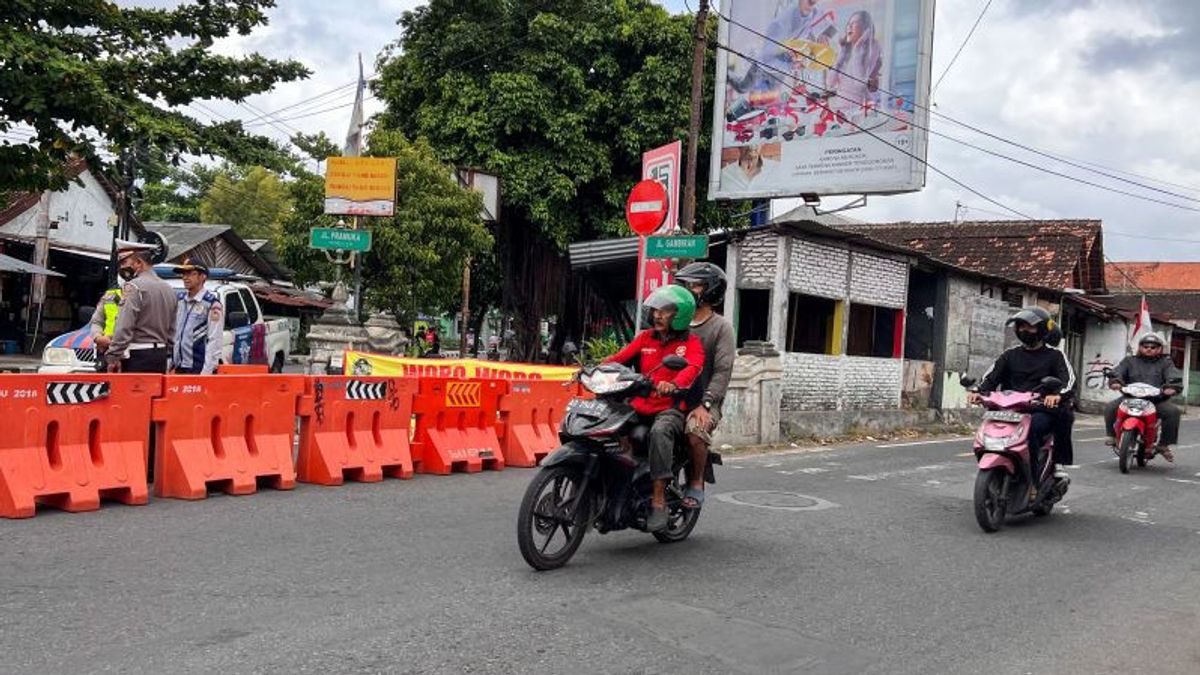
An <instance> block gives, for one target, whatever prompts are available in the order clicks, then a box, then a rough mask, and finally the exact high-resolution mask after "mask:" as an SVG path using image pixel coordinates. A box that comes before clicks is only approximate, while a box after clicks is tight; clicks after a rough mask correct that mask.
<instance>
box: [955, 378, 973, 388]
mask: <svg viewBox="0 0 1200 675" xmlns="http://www.w3.org/2000/svg"><path fill="white" fill-rule="evenodd" d="M958 383H959V384H961V385H962V386H963V388H964V389H970V388H971V387H974V386H975V378H973V377H970V376H968V375H963V376H962V378H960V379H959V381H958Z"/></svg>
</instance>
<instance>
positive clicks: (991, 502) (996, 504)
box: [975, 469, 1005, 532]
mask: <svg viewBox="0 0 1200 675" xmlns="http://www.w3.org/2000/svg"><path fill="white" fill-rule="evenodd" d="M1004 476H1005V472H1004V470H1003V469H985V470H983V471H980V472H979V475H977V476H976V477H975V521H976V522H978V523H979V527H981V528H983V531H984V532H996V531H997V530H999V529H1000V528H1001V527H1003V526H1004V515H1005V513H1004V511H1005V509H1004Z"/></svg>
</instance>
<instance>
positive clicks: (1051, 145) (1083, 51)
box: [139, 0, 1200, 260]
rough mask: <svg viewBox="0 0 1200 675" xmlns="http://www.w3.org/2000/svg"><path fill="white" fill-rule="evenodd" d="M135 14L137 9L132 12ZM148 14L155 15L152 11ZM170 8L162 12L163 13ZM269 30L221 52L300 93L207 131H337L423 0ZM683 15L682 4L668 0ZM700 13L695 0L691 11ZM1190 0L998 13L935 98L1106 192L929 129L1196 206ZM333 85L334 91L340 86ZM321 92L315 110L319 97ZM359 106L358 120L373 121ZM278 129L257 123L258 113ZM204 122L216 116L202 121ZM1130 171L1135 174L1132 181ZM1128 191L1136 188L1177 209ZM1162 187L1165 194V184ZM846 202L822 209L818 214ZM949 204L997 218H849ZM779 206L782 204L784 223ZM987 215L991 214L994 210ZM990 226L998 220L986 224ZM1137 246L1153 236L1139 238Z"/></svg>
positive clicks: (284, 0)
mask: <svg viewBox="0 0 1200 675" xmlns="http://www.w3.org/2000/svg"><path fill="white" fill-rule="evenodd" d="M986 2H987V0H938V2H937V18H936V31H935V36H934V55H933V73H934V77H935V79H936V78H937V76H938V75H940V74H941V73H942V71H943V69H944V68H945V67H946V64H947V63H948V62H949V61H950V59H951V57H952V56H953V55H954V53H955V51H957V50H958V48H959V46H960V45H961V44H962V41H963V39H964V37H965V36H966V35H967V33H968V31H969V30H970V28H971V25H972V24H973V23H974V22H975V20H976V18H977V17H978V16H979V13H980V11H981V9H982V8H983V6H984V5H985V4H986ZM139 4H142V3H139ZM156 4H157V3H156ZM162 4H170V3H162ZM278 4H279V6H278V7H276V8H275V9H274V10H273V11H272V12H271V24H270V25H269V26H267V27H266V28H264V29H261V30H259V31H256V32H255V34H254V35H252V36H249V37H246V38H237V39H234V40H229V41H227V42H226V43H224V44H223V45H222V50H223V51H226V52H228V53H238V52H246V51H257V52H260V53H262V54H265V55H268V56H272V57H280V58H283V57H290V58H296V59H299V60H300V61H302V62H304V63H305V64H307V65H308V66H309V68H310V69H312V70H313V71H314V74H313V76H312V77H311V78H310V79H308V80H306V81H303V82H299V83H292V84H287V85H282V86H280V87H279V88H278V89H277V90H275V91H273V92H271V93H269V94H266V95H262V96H256V97H254V98H252V99H250V101H249V102H248V103H249V106H239V105H236V104H231V103H224V102H210V103H208V104H207V110H205V109H198V111H197V112H196V114H197V116H198V117H200V118H202V119H204V118H206V117H212V116H214V114H215V116H216V117H217V118H218V119H220V118H230V117H236V118H240V119H243V120H246V121H247V122H248V123H250V124H253V125H254V126H253V128H254V129H255V130H257V131H259V132H261V133H264V134H267V135H271V136H275V137H279V138H284V137H286V135H287V134H290V133H293V132H294V131H295V130H301V131H305V132H313V131H318V130H321V131H325V132H326V133H328V134H329V135H330V136H331V137H333V138H335V139H341V138H343V137H344V135H345V133H346V126H347V124H348V121H349V112H350V110H349V104H350V102H351V100H352V99H353V86H352V84H351V83H352V82H353V81H354V79H355V77H356V75H357V66H356V64H355V58H356V54H357V53H358V52H359V51H361V52H362V54H363V61H364V64H365V66H366V69H367V73H368V74H370V73H371V71H372V65H373V63H374V60H375V56H376V54H377V53H378V51H379V50H380V49H381V48H382V47H383V46H384V45H385V44H387V43H388V42H390V41H391V40H393V39H395V37H396V36H397V29H396V26H395V20H396V18H397V17H398V16H399V15H400V13H401V12H402V11H404V10H405V9H410V8H412V7H414V6H416V5H419V4H422V3H421V2H419V1H418V0H354V2H353V3H352V5H353V7H354V10H353V11H352V12H348V11H347V8H348V7H349V6H350V5H351V3H334V2H327V1H326V0H279V3H278ZM663 4H664V5H665V6H666V7H668V8H669V9H670V10H672V11H676V12H684V11H687V10H686V8H685V1H684V0H663ZM692 6H693V7H694V6H695V0H692ZM1197 38H1200V2H1197V1H1196V0H1154V1H1153V2H1130V1H1129V0H993V2H992V3H991V6H990V8H989V9H988V11H987V13H986V14H985V15H984V18H983V20H982V22H981V23H980V25H979V28H978V30H977V31H976V33H975V35H974V36H973V37H972V38H971V40H970V42H969V43H968V44H967V46H966V48H965V50H964V51H963V52H962V55H961V56H960V57H959V58H958V60H957V62H956V63H955V64H954V66H953V68H952V69H951V70H950V71H949V73H948V74H947V75H946V77H945V80H944V81H943V82H942V84H941V86H940V88H939V89H938V90H937V91H936V93H935V96H934V99H933V100H934V103H935V105H936V110H938V111H939V112H941V113H944V114H946V115H949V116H951V117H954V118H955V119H957V120H961V121H964V122H968V123H970V124H972V125H974V126H977V127H979V128H982V129H985V130H987V131H990V132H992V133H994V134H996V135H997V136H1000V137H1002V138H1007V139H1011V140H1016V141H1019V142H1021V143H1023V144H1025V145H1028V146H1031V147H1035V148H1037V149H1040V150H1044V151H1047V152H1050V153H1052V154H1055V155H1060V156H1065V157H1069V158H1072V159H1073V160H1076V161H1078V162H1079V163H1085V162H1086V163H1095V164H1098V165H1102V166H1104V167H1108V168H1106V169H1102V170H1104V171H1106V172H1107V173H1112V174H1119V175H1120V176H1123V177H1125V180H1113V179H1111V178H1107V177H1105V176H1102V175H1098V174H1094V173H1088V172H1086V171H1083V170H1081V169H1079V168H1076V167H1071V166H1066V165H1062V164H1059V163H1056V162H1054V161H1051V160H1048V159H1045V158H1041V157H1037V156H1034V155H1030V154H1029V153H1027V152H1024V151H1022V150H1019V149H1016V148H1013V147H1011V146H1007V145H1005V144H1003V143H1000V142H998V141H995V140H992V139H988V138H985V137H982V136H979V135H978V134H975V133H974V132H971V131H967V130H964V129H962V128H960V127H957V126H955V125H953V124H951V123H949V122H945V121H939V120H937V119H935V120H934V121H933V123H932V128H933V129H934V130H935V131H938V132H942V133H946V134H950V135H953V136H955V137H958V138H961V139H963V140H969V141H971V142H972V143H975V144H977V145H982V146H985V147H988V148H991V149H994V150H996V151H1000V152H1003V153H1005V154H1008V155H1013V156H1017V157H1020V158H1021V159H1024V160H1026V161H1029V162H1031V163H1033V164H1036V165H1039V166H1044V167H1046V168H1052V169H1055V170H1059V171H1062V172H1064V173H1069V174H1071V175H1074V176H1078V177H1081V178H1085V179H1087V180H1091V181H1092V182H1097V183H1101V184H1103V185H1107V186H1113V187H1117V188H1120V189H1124V190H1126V191H1130V192H1135V193H1137V194H1141V195H1147V196H1151V197H1154V198H1157V199H1162V200H1165V201H1170V202H1174V203H1179V204H1184V205H1186V206H1188V207H1189V208H1196V209H1200V166H1197V164H1196V163H1195V162H1194V161H1192V160H1193V158H1196V157H1198V156H1200V133H1197V132H1196V131H1194V130H1192V129H1190V128H1189V127H1188V126H1187V125H1188V124H1189V122H1188V120H1191V119H1195V118H1196V117H1198V115H1197V114H1196V112H1197V111H1196V110H1195V109H1194V107H1193V106H1195V105H1197V104H1198V103H1200V75H1197V73H1200V69H1198V68H1197V66H1200V39H1197ZM339 87H340V88H339ZM321 94H325V95H324V96H322V97H321V98H316V99H314V98H313V97H315V96H318V95H321ZM373 103H375V102H373V101H368V103H367V112H368V113H370V112H372V111H373V110H376V109H377V106H375V105H372V104H373ZM253 108H257V109H258V110H260V111H271V112H276V111H278V112H277V113H276V115H275V118H281V119H282V120H283V121H278V122H275V123H274V124H266V123H264V122H263V121H262V120H255V118H257V117H259V113H258V112H256V111H254V109H253ZM210 111H211V112H210ZM929 162H930V163H931V164H932V165H933V166H936V167H938V168H939V169H941V170H942V171H944V172H946V173H947V174H949V175H951V176H953V177H954V178H956V179H958V180H959V181H961V182H963V183H965V184H966V185H968V186H970V187H972V188H974V189H976V190H977V191H979V192H980V193H983V194H984V195H986V196H988V197H990V198H992V199H994V200H996V201H998V202H1000V203H1002V204H1005V205H1007V206H1009V207H1012V208H1014V209H1016V210H1018V211H1021V212H1023V213H1026V214H1029V215H1032V216H1035V217H1041V218H1100V219H1102V220H1103V221H1104V225H1105V234H1106V236H1105V248H1106V251H1107V253H1108V255H1109V256H1110V257H1112V258H1114V259H1117V260H1200V211H1188V210H1183V209H1178V208H1172V207H1169V206H1164V205H1160V204H1155V203H1150V202H1146V201H1142V200H1139V199H1136V198H1133V197H1128V196H1124V195H1119V194H1115V193H1113V192H1111V191H1109V190H1106V189H1097V188H1093V187H1089V186H1086V185H1082V184H1079V183H1076V182H1071V181H1069V180H1064V179H1060V178H1056V177H1053V176H1050V175H1048V174H1045V173H1041V172H1038V171H1036V170H1034V169H1031V168H1027V167H1022V166H1018V165H1015V164H1012V163H1010V162H1007V161H1004V160H1001V159H997V158H995V157H992V156H989V155H987V154H984V153H981V152H979V151H976V150H972V149H968V148H965V147H963V146H960V145H957V144H955V143H953V142H951V141H948V140H945V139H941V138H936V137H935V138H932V139H931V140H930V146H929ZM1130 174H1137V175H1139V176H1142V177H1140V178H1139V177H1137V176H1134V175H1130ZM1129 181H1136V182H1140V183H1144V184H1146V185H1147V186H1151V187H1154V188H1158V189H1159V190H1163V191H1166V192H1171V193H1177V195H1178V196H1171V195H1168V194H1164V193H1163V192H1156V191H1153V190H1149V189H1147V188H1145V187H1139V186H1137V185H1133V184H1132V183H1130V182H1129ZM1158 181H1167V183H1162V182H1158ZM841 201H844V200H838V199H834V198H827V199H826V204H827V205H829V206H832V205H836V204H838V203H840V202H841ZM956 203H962V204H963V205H965V206H966V207H967V210H966V211H965V212H964V214H965V216H964V217H966V218H969V219H980V220H982V219H995V218H1003V217H1006V215H1007V214H1005V213H1004V211H1003V209H1001V208H999V207H997V206H996V205H994V204H991V203H988V202H987V201H985V200H983V199H981V198H980V197H978V196H976V195H973V194H971V193H970V192H969V191H967V190H965V189H963V188H961V187H959V186H957V185H955V184H954V183H952V182H950V181H948V180H946V179H944V178H942V177H941V176H938V175H936V174H934V173H932V172H931V173H930V174H929V179H928V186H927V187H926V189H925V190H923V191H921V192H919V193H915V194H911V195H903V196H893V197H872V198H871V199H870V202H869V205H868V206H867V207H866V208H864V209H859V210H856V211H853V212H851V213H849V214H847V215H853V216H854V217H856V218H859V219H862V220H867V221H886V220H902V219H911V220H951V219H953V217H954V215H955V210H956ZM787 206H788V204H786V203H777V204H776V205H775V208H774V211H775V212H776V213H780V212H782V210H783V209H784V208H786V207H787ZM991 212H995V213H991ZM996 214H999V215H996ZM1147 237H1154V239H1149V238H1147Z"/></svg>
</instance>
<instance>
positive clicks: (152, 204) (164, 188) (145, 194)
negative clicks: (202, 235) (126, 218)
mask: <svg viewBox="0 0 1200 675" xmlns="http://www.w3.org/2000/svg"><path fill="white" fill-rule="evenodd" d="M222 170H223V169H221V168H217V167H210V166H205V165H203V164H194V165H192V166H191V167H190V168H187V169H184V168H180V167H175V166H170V165H169V164H166V163H164V162H151V163H150V164H149V165H148V166H146V167H144V168H143V170H142V174H143V175H144V176H145V180H146V182H145V184H144V185H143V186H142V199H141V200H140V201H139V202H137V203H136V204H135V205H134V208H135V209H136V211H137V214H138V216H139V217H140V218H141V219H142V220H145V221H160V222H170V223H198V222H200V199H201V198H202V197H203V196H204V195H205V193H207V192H208V191H209V189H210V188H211V187H212V184H213V181H214V180H215V179H216V177H217V174H218V173H220V172H221V171H222ZM225 170H228V169H225Z"/></svg>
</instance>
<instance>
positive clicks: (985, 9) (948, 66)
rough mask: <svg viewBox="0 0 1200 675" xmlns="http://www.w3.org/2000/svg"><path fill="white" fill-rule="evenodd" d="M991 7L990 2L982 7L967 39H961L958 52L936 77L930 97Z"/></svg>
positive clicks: (988, 0) (989, 0)
mask: <svg viewBox="0 0 1200 675" xmlns="http://www.w3.org/2000/svg"><path fill="white" fill-rule="evenodd" d="M991 6H992V0H987V2H986V3H985V4H984V5H983V9H982V10H980V12H979V17H978V18H976V19H975V24H974V25H973V26H971V30H970V31H969V32H968V33H967V37H965V38H963V41H962V44H961V45H959V46H958V51H956V52H954V56H953V57H952V58H951V59H950V63H947V64H946V68H945V69H944V70H943V71H942V74H941V75H940V76H939V77H938V79H937V82H935V83H934V85H933V89H932V90H930V94H929V95H930V96H931V97H932V96H933V92H936V91H937V89H938V87H940V86H941V85H942V80H944V79H946V73H948V72H950V69H951V68H953V67H954V63H955V62H956V61H958V57H959V56H960V55H962V53H963V50H964V49H966V47H967V43H968V42H970V41H971V36H972V35H974V34H975V29H976V28H979V22H980V21H983V15H984V14H987V11H988V7H991Z"/></svg>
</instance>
